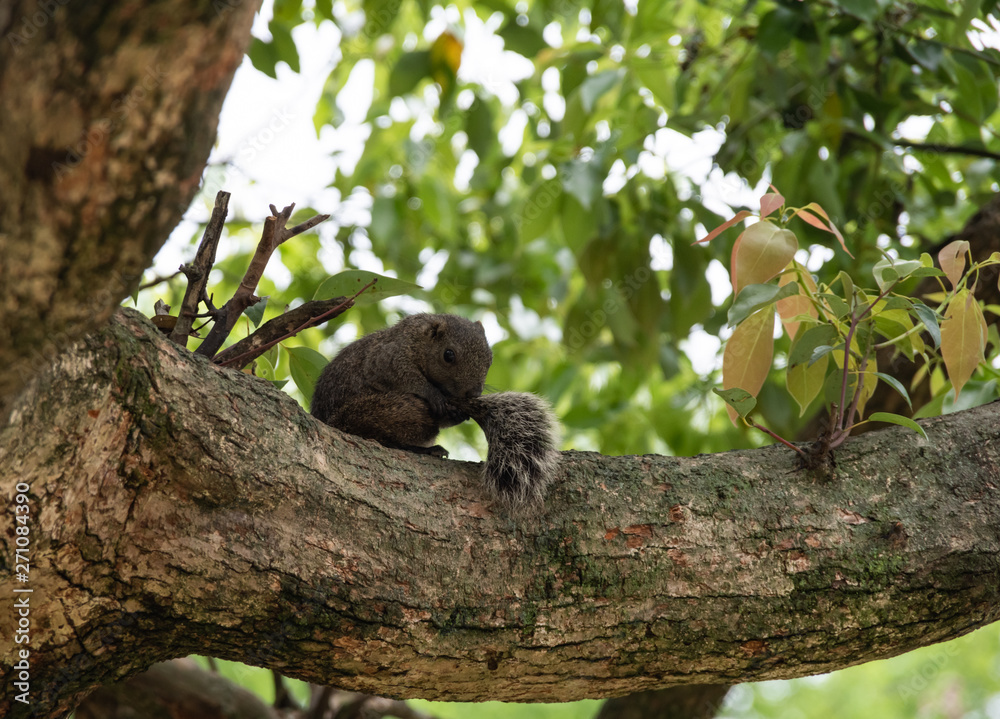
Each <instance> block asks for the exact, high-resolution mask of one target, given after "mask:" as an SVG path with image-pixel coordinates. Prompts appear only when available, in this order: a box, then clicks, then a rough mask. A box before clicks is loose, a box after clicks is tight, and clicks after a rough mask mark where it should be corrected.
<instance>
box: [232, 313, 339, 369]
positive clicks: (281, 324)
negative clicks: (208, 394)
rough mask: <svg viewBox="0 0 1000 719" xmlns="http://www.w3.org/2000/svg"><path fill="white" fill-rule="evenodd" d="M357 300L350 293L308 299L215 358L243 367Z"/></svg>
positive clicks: (335, 314)
mask: <svg viewBox="0 0 1000 719" xmlns="http://www.w3.org/2000/svg"><path fill="white" fill-rule="evenodd" d="M353 304H354V302H353V301H352V300H351V299H349V298H347V297H334V298H333V299H331V300H315V301H313V302H306V303H305V304H303V305H300V306H299V307H296V308H295V309H294V310H289V311H288V312H286V313H285V314H283V315H281V316H280V317H275V318H274V319H273V320H269V321H267V322H265V323H264V324H262V325H261V326H260V327H258V328H257V331H256V332H254V333H253V334H252V335H250V336H249V337H246V338H244V339H241V340H240V341H239V342H237V343H236V344H234V345H233V346H232V347H227V348H226V349H224V350H223V351H222V352H220V353H219V354H217V355H216V356H215V357H214V358H213V361H214V362H215V363H216V364H218V365H222V366H223V367H235V368H236V369H242V368H243V367H246V366H247V365H248V364H250V363H251V362H253V361H254V360H255V359H257V358H258V357H260V356H261V355H262V354H264V353H265V352H267V351H268V350H269V349H270V348H271V347H273V346H274V345H276V344H277V343H278V342H281V341H282V340H285V339H287V338H289V337H292V336H294V335H295V334H297V333H298V332H301V331H302V330H304V329H307V328H309V327H315V326H317V325H319V324H321V323H323V322H325V321H326V320H329V319H333V318H334V317H337V316H338V315H340V314H341V313H342V312H343V311H344V310H346V309H348V308H350V307H351V306H352V305H353ZM334 310H339V311H334Z"/></svg>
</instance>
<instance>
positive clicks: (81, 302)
mask: <svg viewBox="0 0 1000 719" xmlns="http://www.w3.org/2000/svg"><path fill="white" fill-rule="evenodd" d="M259 5H260V2H259V0H255V1H254V2H238V1H237V0H215V2H194V1H193V0H187V1H183V0H156V1H154V2H110V1H109V0H88V1H87V2H67V0H48V1H47V2H31V1H29V0H21V1H20V2H5V3H0V40H2V42H0V97H2V98H3V99H4V110H3V112H2V113H0V138H3V141H2V142H0V198H2V200H0V287H3V288H4V292H3V293H2V294H0V366H2V367H4V368H5V371H4V372H3V373H0V419H2V418H3V417H4V416H5V409H6V407H7V406H8V403H9V402H10V400H11V398H12V397H14V396H15V395H16V394H17V393H18V392H19V391H20V389H21V388H22V387H23V386H24V385H25V383H26V382H27V381H28V380H29V379H30V378H31V377H32V376H33V375H34V374H35V372H37V371H38V370H39V369H40V368H41V367H43V366H45V365H46V364H47V363H48V362H49V361H50V360H51V359H52V358H54V357H55V356H56V355H57V354H58V353H59V352H61V351H62V350H63V349H65V348H66V347H67V346H68V345H69V344H71V343H72V342H73V341H75V340H77V339H79V338H81V337H83V336H85V335H86V334H88V333H89V332H93V331H94V330H95V329H97V328H99V327H102V326H103V325H104V324H105V323H106V322H107V320H108V318H109V317H110V316H111V314H112V313H113V312H114V310H115V308H116V307H117V306H118V304H119V303H120V302H121V300H122V299H123V298H125V297H127V296H128V295H129V293H130V292H132V291H133V290H134V289H135V288H136V286H137V285H138V284H139V278H140V276H141V275H142V272H143V270H145V269H146V268H147V267H148V266H149V263H150V260H151V259H152V257H153V255H154V254H155V253H156V251H157V250H158V249H159V248H160V245H161V244H163V241H164V240H165V239H166V238H167V236H168V235H169V234H170V231H171V230H173V229H174V227H176V226H177V223H178V222H179V221H180V219H181V216H182V215H183V213H184V211H185V210H187V208H188V206H189V205H190V203H191V199H192V198H193V197H194V194H195V192H196V191H197V189H198V185H199V183H200V182H201V174H202V170H203V169H204V167H205V160H206V159H207V158H208V153H209V151H210V150H211V147H212V143H213V142H214V141H215V131H216V126H217V124H218V117H219V110H220V108H221V107H222V100H223V98H224V97H225V95H226V92H227V91H228V90H229V84H230V82H231V80H232V77H233V73H234V72H235V71H236V68H237V67H238V66H239V64H240V61H241V60H242V59H243V54H244V50H245V49H246V45H247V41H248V40H249V37H250V36H249V33H250V24H251V22H252V20H253V16H254V12H255V11H256V9H257V7H258V6H259Z"/></svg>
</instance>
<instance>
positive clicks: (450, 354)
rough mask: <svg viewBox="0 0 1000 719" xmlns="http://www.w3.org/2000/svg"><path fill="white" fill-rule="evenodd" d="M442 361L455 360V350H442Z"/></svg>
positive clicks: (450, 361) (449, 361) (449, 362)
mask: <svg viewBox="0 0 1000 719" xmlns="http://www.w3.org/2000/svg"><path fill="white" fill-rule="evenodd" d="M444 361H445V362H447V363H448V364H451V363H452V362H454V361H455V350H445V351H444Z"/></svg>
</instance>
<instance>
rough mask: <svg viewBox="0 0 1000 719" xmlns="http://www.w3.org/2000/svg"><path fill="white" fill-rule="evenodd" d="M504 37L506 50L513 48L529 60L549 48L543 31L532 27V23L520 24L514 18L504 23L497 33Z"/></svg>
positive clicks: (512, 49)
mask: <svg viewBox="0 0 1000 719" xmlns="http://www.w3.org/2000/svg"><path fill="white" fill-rule="evenodd" d="M497 34H498V35H499V36H500V37H501V38H503V44H504V49H505V50H511V51H512V52H516V53H517V54H518V55H522V56H524V57H526V58H528V59H529V60H531V59H534V57H535V56H536V55H537V54H538V53H540V52H541V51H542V50H544V49H545V48H547V47H548V46H549V44H548V43H547V42H545V38H544V37H542V33H541V31H539V30H537V29H536V28H534V27H532V26H531V24H530V23H529V24H527V25H518V24H517V22H515V21H514V20H513V19H512V20H509V21H508V22H507V24H506V25H504V26H503V27H502V28H501V29H500V32H499V33H497Z"/></svg>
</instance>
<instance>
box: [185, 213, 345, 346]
mask: <svg viewBox="0 0 1000 719" xmlns="http://www.w3.org/2000/svg"><path fill="white" fill-rule="evenodd" d="M270 207H271V216H270V217H268V218H267V219H265V220H264V229H263V231H262V232H261V237H260V242H258V243H257V249H256V250H255V251H254V255H253V258H252V259H251V260H250V266H249V267H247V271H246V273H245V274H244V275H243V279H242V280H240V285H239V287H237V288H236V293H235V294H234V295H233V296H232V298H231V299H230V300H229V301H228V302H226V304H225V305H224V306H223V307H222V308H221V309H219V311H218V313H217V315H216V318H215V324H214V325H212V330H211V332H209V333H208V337H206V338H205V341H204V342H202V343H201V344H200V345H198V349H196V350H195V352H196V353H197V354H200V355H203V356H205V357H214V356H215V353H216V352H218V351H219V348H220V347H222V344H223V343H224V342H225V341H226V338H227V337H228V336H229V333H230V332H232V331H233V327H235V326H236V322H237V320H239V318H240V315H242V314H243V311H244V310H246V309H247V307H250V306H251V305H253V304H255V303H257V302H259V301H260V298H259V297H257V296H256V295H255V294H254V291H256V289H257V284H258V283H259V282H260V278H261V277H263V276H264V269H265V268H266V267H267V263H268V262H269V261H270V260H271V255H272V254H274V251H275V250H276V249H278V246H279V245H280V244H281V243H283V242H285V241H287V240H289V239H291V238H292V237H295V236H296V235H299V234H301V233H303V232H305V231H306V230H308V229H310V228H312V227H315V226H316V225H318V224H319V223H320V222H323V221H325V220H327V219H329V218H330V216H329V215H315V216H314V217H311V218H310V219H308V220H306V221H305V222H303V223H301V224H299V225H296V226H295V227H293V228H291V229H286V228H285V223H286V222H288V219H289V218H290V217H291V216H292V211H293V210H294V209H295V203H292V204H291V205H289V206H287V207H285V208H284V209H283V210H281V212H278V210H277V208H276V207H275V206H274V205H271V206H270Z"/></svg>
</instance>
